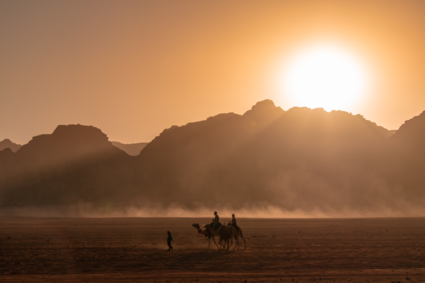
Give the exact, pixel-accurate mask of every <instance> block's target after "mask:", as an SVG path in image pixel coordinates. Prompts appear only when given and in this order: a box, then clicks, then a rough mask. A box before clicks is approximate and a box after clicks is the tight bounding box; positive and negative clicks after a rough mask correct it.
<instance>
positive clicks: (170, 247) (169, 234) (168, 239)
mask: <svg viewBox="0 0 425 283" xmlns="http://www.w3.org/2000/svg"><path fill="white" fill-rule="evenodd" d="M167 233H168V238H167V244H168V250H169V251H170V250H172V249H173V247H172V246H171V241H174V239H173V237H172V236H171V232H170V231H167Z"/></svg>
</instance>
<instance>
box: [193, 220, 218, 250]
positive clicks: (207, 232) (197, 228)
mask: <svg viewBox="0 0 425 283" xmlns="http://www.w3.org/2000/svg"><path fill="white" fill-rule="evenodd" d="M192 227H193V228H195V229H196V230H198V233H199V234H203V235H205V237H208V249H207V251H208V250H209V249H210V245H211V238H212V240H213V241H214V244H215V245H216V246H217V248H218V249H219V250H220V249H221V247H220V246H218V245H217V242H216V241H215V239H214V235H212V234H211V233H210V232H209V231H208V230H205V231H202V230H201V227H200V226H199V224H198V223H193V224H192Z"/></svg>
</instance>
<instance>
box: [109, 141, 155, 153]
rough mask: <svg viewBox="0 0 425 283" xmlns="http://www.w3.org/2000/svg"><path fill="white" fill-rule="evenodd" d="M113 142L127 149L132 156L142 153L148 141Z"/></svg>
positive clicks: (122, 148)
mask: <svg viewBox="0 0 425 283" xmlns="http://www.w3.org/2000/svg"><path fill="white" fill-rule="evenodd" d="M112 144H113V145H114V146H115V147H118V148H119V149H121V150H123V151H125V152H126V153H127V154H128V155H131V156H137V155H139V154H140V151H142V149H143V148H145V146H146V145H147V144H148V143H147V142H141V143H131V144H124V143H120V142H112Z"/></svg>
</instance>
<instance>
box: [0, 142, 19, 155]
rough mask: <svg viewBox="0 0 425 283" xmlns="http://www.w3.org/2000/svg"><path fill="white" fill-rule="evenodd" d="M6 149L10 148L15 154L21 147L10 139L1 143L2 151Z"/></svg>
mask: <svg viewBox="0 0 425 283" xmlns="http://www.w3.org/2000/svg"><path fill="white" fill-rule="evenodd" d="M5 148H10V149H11V150H12V151H13V152H16V151H18V149H20V148H21V145H20V144H16V143H14V142H12V141H11V140H10V139H4V140H3V141H1V142H0V150H3V149H5Z"/></svg>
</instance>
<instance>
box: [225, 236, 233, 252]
mask: <svg viewBox="0 0 425 283" xmlns="http://www.w3.org/2000/svg"><path fill="white" fill-rule="evenodd" d="M232 245H233V239H232V238H230V245H229V244H227V250H226V251H228V250H229V248H230V247H231V246H232Z"/></svg>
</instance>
